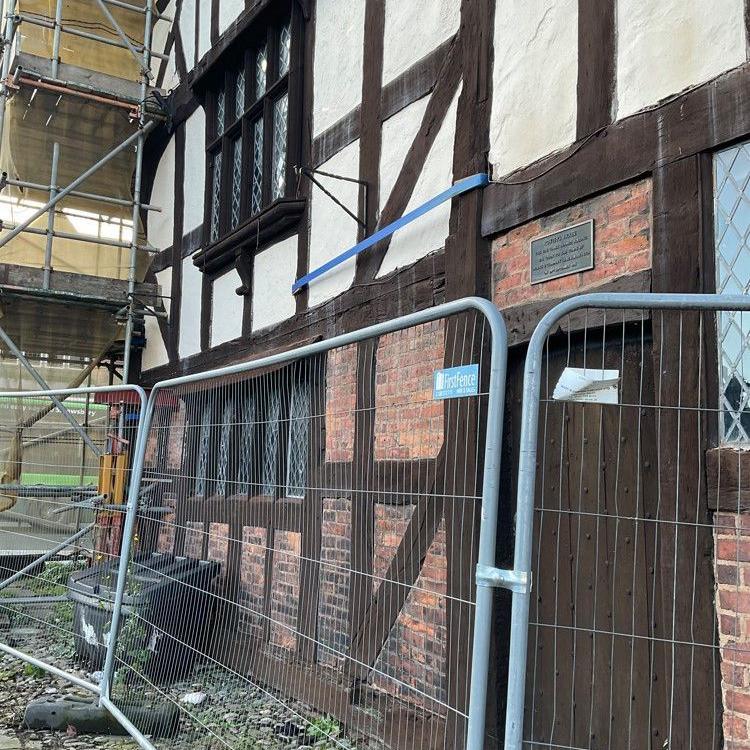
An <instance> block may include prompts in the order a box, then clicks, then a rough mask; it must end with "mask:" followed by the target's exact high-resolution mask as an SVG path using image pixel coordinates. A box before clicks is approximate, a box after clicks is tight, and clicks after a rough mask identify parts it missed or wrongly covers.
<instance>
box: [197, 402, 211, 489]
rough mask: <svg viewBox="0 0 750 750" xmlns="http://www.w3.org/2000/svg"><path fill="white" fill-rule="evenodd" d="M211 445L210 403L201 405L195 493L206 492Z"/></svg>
mask: <svg viewBox="0 0 750 750" xmlns="http://www.w3.org/2000/svg"><path fill="white" fill-rule="evenodd" d="M210 446H211V404H210V403H206V404H204V405H203V410H202V411H201V429H200V435H199V437H198V464H197V466H196V470H195V494H196V495H205V494H206V477H207V476H208V451H209V448H210Z"/></svg>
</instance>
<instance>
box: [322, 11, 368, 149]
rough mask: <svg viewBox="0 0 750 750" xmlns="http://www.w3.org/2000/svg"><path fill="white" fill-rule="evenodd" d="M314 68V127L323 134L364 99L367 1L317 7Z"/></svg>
mask: <svg viewBox="0 0 750 750" xmlns="http://www.w3.org/2000/svg"><path fill="white" fill-rule="evenodd" d="M316 14H317V15H316V19H315V63H314V66H313V85H314V91H315V96H314V103H313V127H314V131H315V134H316V135H317V134H318V133H322V132H323V131H324V130H326V128H329V127H330V126H331V125H333V124H334V123H335V122H336V121H337V120H340V119H341V118H342V117H343V116H344V115H346V114H347V113H348V112H349V111H350V110H352V109H354V108H355V107H356V106H357V105H358V104H359V102H360V100H361V98H362V56H363V49H364V32H365V0H348V2H333V0H327V1H326V2H323V3H318V5H317V9H316Z"/></svg>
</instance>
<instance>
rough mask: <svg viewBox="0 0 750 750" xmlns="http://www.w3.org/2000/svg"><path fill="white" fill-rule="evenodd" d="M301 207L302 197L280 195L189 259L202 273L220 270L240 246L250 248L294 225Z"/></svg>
mask: <svg viewBox="0 0 750 750" xmlns="http://www.w3.org/2000/svg"><path fill="white" fill-rule="evenodd" d="M304 210H305V201H304V199H303V200H297V199H292V198H280V199H279V200H277V201H274V202H273V203H272V204H271V205H270V206H268V207H267V208H264V209H263V210H262V211H261V212H260V213H259V214H256V215H255V216H253V217H252V218H250V219H247V220H246V221H244V222H243V223H242V224H240V225H239V226H238V227H237V228H236V229H235V230H233V231H232V232H231V233H230V234H228V235H226V236H225V237H222V238H221V239H220V240H218V241H217V242H214V243H213V244H212V245H209V246H208V247H206V248H204V249H203V250H200V251H199V252H198V253H196V255H195V256H194V257H193V263H194V264H195V265H196V266H197V267H198V268H200V270H201V271H203V272H204V273H217V272H219V271H224V270H226V269H227V268H228V267H230V266H233V265H235V262H236V260H237V258H238V256H239V255H240V253H241V252H242V250H243V249H244V248H243V246H246V245H249V246H250V247H252V248H253V249H252V251H251V252H254V251H255V248H256V247H258V246H260V245H261V244H265V243H266V242H267V241H268V240H269V239H272V238H273V237H275V236H276V235H278V234H281V232H284V231H286V230H288V229H291V228H292V227H294V226H296V225H297V224H298V223H299V220H300V217H301V216H302V213H303V212H304Z"/></svg>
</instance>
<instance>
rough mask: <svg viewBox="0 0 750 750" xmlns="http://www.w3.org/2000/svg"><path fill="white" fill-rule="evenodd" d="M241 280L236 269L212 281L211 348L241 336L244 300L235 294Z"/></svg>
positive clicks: (240, 284)
mask: <svg viewBox="0 0 750 750" xmlns="http://www.w3.org/2000/svg"><path fill="white" fill-rule="evenodd" d="M241 286H242V280H241V279H240V275H239V274H238V273H237V270H236V269H234V268H233V269H232V270H231V271H229V273H226V274H224V275H223V276H221V277H220V278H218V279H216V280H215V281H214V289H213V310H212V311H211V346H218V345H219V344H223V343H224V342H225V341H231V340H232V339H237V338H239V337H240V336H242V314H243V311H244V298H243V297H240V296H239V295H238V294H237V289H238V288H239V287H241Z"/></svg>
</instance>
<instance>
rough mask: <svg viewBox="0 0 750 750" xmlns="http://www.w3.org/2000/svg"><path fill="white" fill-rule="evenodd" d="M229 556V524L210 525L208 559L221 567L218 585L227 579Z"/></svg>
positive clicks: (217, 580) (217, 579)
mask: <svg viewBox="0 0 750 750" xmlns="http://www.w3.org/2000/svg"><path fill="white" fill-rule="evenodd" d="M228 556H229V524H228V523H212V524H210V525H209V527H208V559H209V560H211V561H213V562H217V563H219V564H220V565H221V572H220V573H219V575H218V576H217V578H216V579H215V581H216V583H222V582H223V581H224V579H225V578H226V573H227V557H228Z"/></svg>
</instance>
